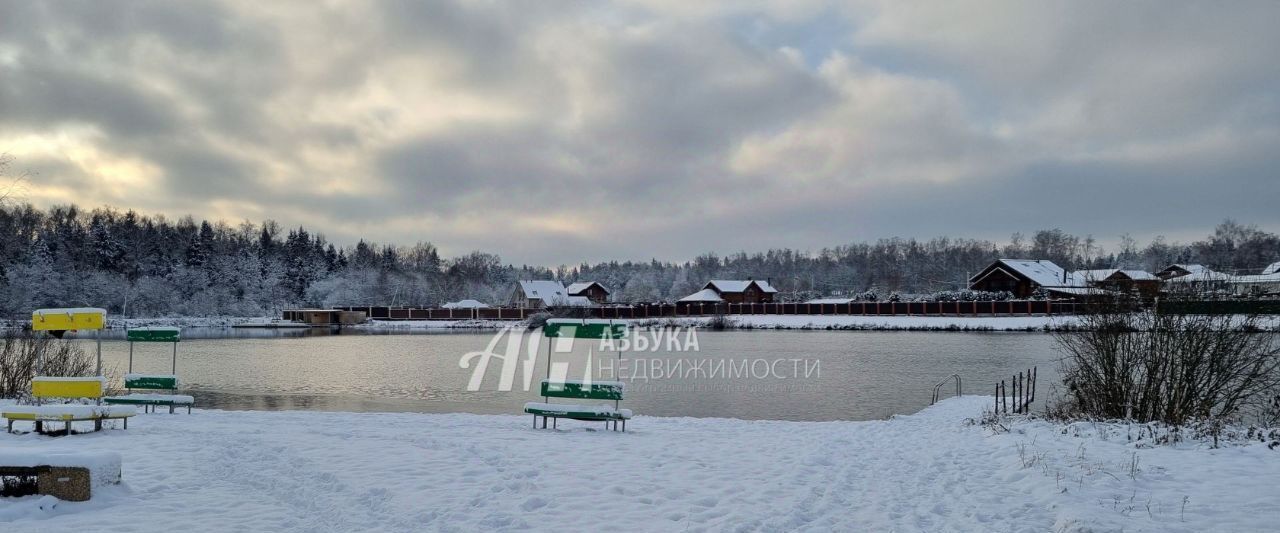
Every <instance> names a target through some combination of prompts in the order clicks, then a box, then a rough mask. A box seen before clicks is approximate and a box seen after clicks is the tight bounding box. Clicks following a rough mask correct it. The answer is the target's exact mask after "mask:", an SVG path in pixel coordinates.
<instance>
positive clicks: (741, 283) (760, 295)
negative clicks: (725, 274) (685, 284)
mask: <svg viewBox="0 0 1280 533" xmlns="http://www.w3.org/2000/svg"><path fill="white" fill-rule="evenodd" d="M777 293H778V289H775V288H773V285H770V284H769V282H768V281H767V280H758V279H747V280H733V279H713V280H711V281H708V282H707V284H706V285H704V286H703V287H702V290H700V291H698V292H695V293H693V294H690V295H688V296H685V297H684V298H681V299H680V301H681V302H702V303H711V302H727V303H732V304H744V303H745V304H758V303H765V302H772V301H773V296H774V295H775V294H777Z"/></svg>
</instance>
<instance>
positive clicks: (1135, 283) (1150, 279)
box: [1069, 268, 1160, 298]
mask: <svg viewBox="0 0 1280 533" xmlns="http://www.w3.org/2000/svg"><path fill="white" fill-rule="evenodd" d="M1069 276H1070V278H1071V279H1073V280H1075V281H1076V282H1083V283H1084V285H1087V286H1089V287H1097V288H1100V289H1105V290H1109V291H1119V292H1126V293H1134V294H1138V295H1140V296H1143V297H1145V298H1153V297H1155V296H1158V295H1159V294H1160V278H1158V277H1156V275H1155V274H1152V273H1150V272H1147V271H1145V270H1124V269H1119V268H1103V269H1097V270H1076V271H1074V272H1072V273H1071V274H1070V275H1069Z"/></svg>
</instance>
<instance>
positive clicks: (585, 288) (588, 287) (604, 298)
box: [565, 281, 610, 305]
mask: <svg viewBox="0 0 1280 533" xmlns="http://www.w3.org/2000/svg"><path fill="white" fill-rule="evenodd" d="M565 292H567V293H568V294H569V296H581V297H584V298H586V299H588V300H590V301H591V303H594V304H597V305H601V304H605V303H608V302H609V294H610V293H609V289H607V288H605V286H604V285H601V284H600V283H598V282H595V281H579V282H577V283H571V284H569V286H568V287H566V288H565Z"/></svg>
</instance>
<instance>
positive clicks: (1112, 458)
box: [0, 396, 1280, 532]
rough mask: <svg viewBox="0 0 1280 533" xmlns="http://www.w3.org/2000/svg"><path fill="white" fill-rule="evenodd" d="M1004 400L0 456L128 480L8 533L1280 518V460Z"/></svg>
mask: <svg viewBox="0 0 1280 533" xmlns="http://www.w3.org/2000/svg"><path fill="white" fill-rule="evenodd" d="M992 401H993V398H990V397H974V396H965V397H961V398H952V399H948V400H944V401H942V402H940V403H939V404H937V405H935V406H933V407H930V408H928V409H925V410H924V411H921V412H920V413H917V414H915V415H910V416H897V417H893V418H892V419H890V420H882V421H868V422H779V421H744V420H731V419H694V418H653V417H643V416H641V417H638V418H635V419H634V420H633V421H632V423H631V424H628V426H627V429H628V431H627V432H626V433H620V432H619V433H615V432H606V431H603V430H600V428H599V424H597V423H590V422H576V421H570V420H562V421H561V422H560V428H561V429H560V430H559V431H552V430H541V429H537V430H535V429H532V428H531V427H530V423H529V416H528V415H518V414H513V415H511V416H484V415H468V414H414V413H385V414H384V413H323V412H308V411H288V412H223V411H205V410H198V411H196V414H194V415H192V416H185V415H184V416H168V415H152V416H143V417H140V418H135V420H134V423H133V424H130V429H129V430H128V431H104V432H100V433H94V434H90V435H78V436H75V437H73V438H49V437H40V436H36V435H31V434H27V435H0V449H20V450H30V451H36V450H38V451H40V452H42V453H57V452H65V451H77V452H79V451H118V452H119V453H120V454H121V455H122V456H123V458H124V461H125V464H126V465H127V466H128V468H127V469H126V471H125V474H124V485H122V486H116V487H105V488H103V489H102V490H101V491H98V492H95V494H94V500H92V501H90V502H84V503H69V502H63V503H60V504H57V505H56V507H54V508H51V509H48V510H44V509H43V508H41V507H40V505H41V504H40V503H39V502H40V501H41V500H36V499H33V498H34V497H27V498H18V499H12V500H11V499H5V500H0V520H6V519H7V520H9V521H10V522H9V523H6V524H4V525H3V526H0V529H3V530H4V531H6V532H9V531H16V532H28V531H39V532H43V531H72V530H84V531H88V530H101V529H104V528H109V527H111V526H112V525H120V526H123V525H126V524H127V525H128V526H129V528H136V530H142V531H146V530H148V529H149V530H152V531H174V530H179V531H181V530H190V531H431V530H440V529H444V530H456V531H476V530H495V529H498V530H513V529H533V530H562V529H564V528H565V525H566V524H572V527H573V528H581V529H619V530H627V531H686V530H688V531H719V530H725V529H735V530H763V531H780V530H801V531H890V530H895V531H1090V530H1092V531H1111V530H1118V529H1121V528H1123V529H1124V530H1125V531H1203V530H1213V531H1271V530H1274V528H1275V525H1276V524H1277V523H1280V506H1276V505H1275V502H1276V500H1277V492H1276V489H1275V486H1274V480H1275V479H1277V478H1280V455H1277V454H1280V451H1273V450H1269V449H1267V447H1266V446H1265V445H1263V444H1256V445H1244V446H1235V447H1231V448H1224V449H1217V450H1210V449H1203V448H1194V447H1177V448H1169V447H1159V448H1154V449H1139V448H1136V447H1135V446H1134V445H1132V444H1130V443H1128V442H1116V441H1112V440H1105V441H1104V440H1100V439H1099V438H1098V437H1096V436H1091V435H1089V434H1083V433H1081V434H1080V435H1081V436H1076V434H1074V433H1069V434H1064V433H1063V431H1062V430H1063V427H1062V426H1057V425H1054V424H1049V423H1046V422H1025V423H1015V424H1014V425H1013V426H1011V428H1012V431H1010V432H1007V433H1006V432H1001V433H995V432H993V431H992V430H990V429H988V428H986V427H984V426H982V425H980V424H978V423H976V422H975V421H976V420H977V419H979V418H980V417H981V413H982V411H983V410H984V408H986V407H987V406H988V405H990V403H991V402H992ZM516 409H517V407H516V406H513V412H514V411H515V410H516ZM1135 462H1136V464H1137V465H1138V467H1137V468H1136V469H1135V470H1136V471H1135V473H1134V474H1133V475H1132V476H1131V475H1130V469H1129V465H1131V464H1133V463H1135ZM1184 502H1185V505H1184ZM46 503H48V502H46ZM131 530H133V529H131Z"/></svg>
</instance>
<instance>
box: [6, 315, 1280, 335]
mask: <svg viewBox="0 0 1280 533" xmlns="http://www.w3.org/2000/svg"><path fill="white" fill-rule="evenodd" d="M271 320H274V317H232V316H214V317H155V318H108V319H107V328H106V329H108V330H120V329H127V328H137V327H144V326H177V327H189V328H233V327H235V328H238V329H250V330H271V331H280V330H306V329H307V328H304V327H284V328H279V327H269V326H263V327H254V325H255V324H264V323H268V322H269V321H271ZM616 321H617V322H621V323H626V324H629V325H631V326H632V327H637V328H646V329H651V328H668V327H700V328H704V329H708V330H725V331H743V330H798V331H920V332H1023V333H1054V332H1070V331H1078V330H1079V320H1078V318H1077V317H1076V316H1074V315H1039V316H994V317H991V316H982V317H973V316H910V315H897V316H884V315H724V316H722V317H716V316H703V317H678V318H648V319H617V320H616ZM1264 323H1265V324H1266V325H1267V326H1268V327H1267V329H1266V331H1269V332H1280V316H1268V317H1265V318H1264ZM26 324H27V321H24V320H7V321H2V322H0V328H4V329H16V328H22V327H25V326H26ZM511 326H524V327H527V326H528V321H526V320H370V321H369V322H366V323H364V324H356V325H351V326H343V329H351V330H356V331H363V332H369V333H396V332H423V331H440V332H445V331H456V332H462V331H498V330H501V329H504V328H507V327H511ZM319 328H324V326H320V327H319Z"/></svg>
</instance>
